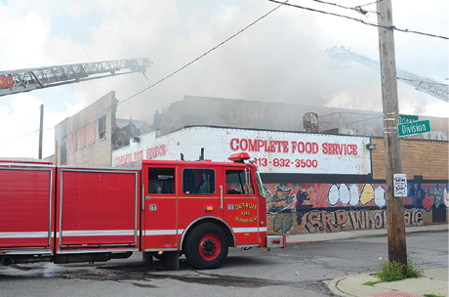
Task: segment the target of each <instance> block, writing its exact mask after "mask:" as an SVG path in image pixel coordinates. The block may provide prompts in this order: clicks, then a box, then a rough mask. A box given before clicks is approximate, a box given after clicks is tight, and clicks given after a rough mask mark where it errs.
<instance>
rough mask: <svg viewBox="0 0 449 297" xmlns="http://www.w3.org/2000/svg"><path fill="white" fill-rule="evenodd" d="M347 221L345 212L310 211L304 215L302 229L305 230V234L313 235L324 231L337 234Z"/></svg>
mask: <svg viewBox="0 0 449 297" xmlns="http://www.w3.org/2000/svg"><path fill="white" fill-rule="evenodd" d="M347 221H348V214H347V213H346V211H335V212H326V211H323V212H318V211H311V212H309V213H308V214H307V215H306V223H305V225H304V229H306V231H307V232H315V233H316V232H324V231H327V232H337V231H342V229H343V228H344V226H345V224H346V222H347Z"/></svg>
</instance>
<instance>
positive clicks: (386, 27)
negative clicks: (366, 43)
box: [268, 0, 449, 40]
mask: <svg viewBox="0 0 449 297" xmlns="http://www.w3.org/2000/svg"><path fill="white" fill-rule="evenodd" d="M268 1H270V2H274V3H278V4H281V5H287V6H292V7H295V8H300V9H305V10H310V11H313V12H319V13H323V14H328V15H333V16H336V17H341V18H345V19H349V20H352V21H356V22H360V23H362V24H365V25H368V26H373V27H377V28H384V29H393V30H396V31H399V32H404V33H415V34H419V35H424V36H429V37H436V38H441V39H446V40H449V37H447V36H442V35H436V34H430V33H425V32H420V31H415V30H409V29H401V28H397V27H396V26H383V25H378V24H375V23H371V22H367V21H364V20H362V19H357V18H353V17H350V16H347V15H342V14H338V13H334V12H329V11H324V10H319V9H315V8H311V7H305V6H300V5H297V4H290V3H287V2H281V1H277V0H268Z"/></svg>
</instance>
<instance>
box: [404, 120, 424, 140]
mask: <svg viewBox="0 0 449 297" xmlns="http://www.w3.org/2000/svg"><path fill="white" fill-rule="evenodd" d="M429 132H430V122H429V120H424V121H417V122H412V123H405V124H399V125H398V134H399V137H402V136H409V135H415V134H422V133H429Z"/></svg>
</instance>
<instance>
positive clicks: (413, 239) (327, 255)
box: [0, 231, 448, 297]
mask: <svg viewBox="0 0 449 297" xmlns="http://www.w3.org/2000/svg"><path fill="white" fill-rule="evenodd" d="M407 253H408V254H409V255H410V257H411V258H412V260H413V261H414V263H415V264H416V265H417V266H420V267H431V266H448V233H447V231H438V232H427V233H413V234H407ZM387 257H388V254H387V238H386V236H378V237H362V238H354V239H346V240H332V241H320V242H304V243H295V244H289V245H288V246H287V248H286V249H272V250H271V251H266V250H265V249H251V250H249V251H242V250H240V249H231V250H230V253H229V256H228V259H227V261H226V262H225V264H224V265H223V266H222V267H220V268H219V269H214V270H203V271H198V270H195V269H193V268H192V267H191V266H189V264H188V263H187V262H186V261H185V260H184V258H183V257H182V258H181V260H180V261H181V263H180V269H179V270H178V271H168V270H165V269H164V268H163V267H161V266H160V265H158V263H157V262H155V263H154V264H153V265H152V266H145V265H143V264H142V262H141V254H139V253H136V254H135V255H133V256H132V257H131V258H129V259H124V260H114V261H111V262H107V263H98V264H97V263H96V264H65V265H55V264H51V263H36V264H26V265H25V264H24V265H17V266H8V267H5V266H0V296H8V297H9V296H46V297H48V296H82V297H89V296H133V297H138V296H177V295H179V296H198V297H202V296H208V297H209V296H211V295H212V296H214V297H215V296H245V297H247V296H260V295H263V296H293V295H295V296H307V297H315V296H329V291H328V290H327V287H326V285H325V281H327V280H331V279H334V278H338V277H342V276H345V275H350V274H358V273H368V272H374V271H375V270H376V269H378V268H379V267H380V262H381V261H382V260H381V261H380V260H379V258H383V259H386V258H387Z"/></svg>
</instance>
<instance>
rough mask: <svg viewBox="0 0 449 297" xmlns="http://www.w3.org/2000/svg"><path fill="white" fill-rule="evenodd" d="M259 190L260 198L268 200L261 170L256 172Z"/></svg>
mask: <svg viewBox="0 0 449 297" xmlns="http://www.w3.org/2000/svg"><path fill="white" fill-rule="evenodd" d="M256 179H257V188H258V189H259V193H260V196H262V197H263V198H265V199H267V194H266V193H265V188H264V187H263V183H262V179H261V178H260V174H259V170H256Z"/></svg>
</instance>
